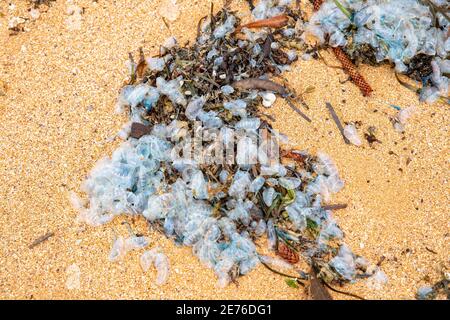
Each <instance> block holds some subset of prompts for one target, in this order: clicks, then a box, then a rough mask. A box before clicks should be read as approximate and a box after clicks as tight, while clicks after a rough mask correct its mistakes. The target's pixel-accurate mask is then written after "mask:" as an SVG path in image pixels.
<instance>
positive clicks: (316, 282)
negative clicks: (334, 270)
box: [308, 269, 333, 300]
mask: <svg viewBox="0 0 450 320" xmlns="http://www.w3.org/2000/svg"><path fill="white" fill-rule="evenodd" d="M309 279H310V280H309V291H308V293H309V297H310V299H311V300H333V297H332V296H331V294H330V293H329V292H328V290H327V288H326V287H325V286H324V284H323V283H322V280H321V279H318V278H317V274H316V272H315V271H314V270H313V269H312V270H311V272H310V273H309Z"/></svg>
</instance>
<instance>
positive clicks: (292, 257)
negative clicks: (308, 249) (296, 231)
mask: <svg viewBox="0 0 450 320" xmlns="http://www.w3.org/2000/svg"><path fill="white" fill-rule="evenodd" d="M277 254H278V255H279V256H280V257H281V258H283V259H284V260H286V261H287V262H289V263H290V264H296V263H297V262H298V261H299V256H298V253H297V252H295V251H294V250H292V249H291V248H289V247H288V246H287V245H286V244H285V243H284V242H282V241H278V248H277Z"/></svg>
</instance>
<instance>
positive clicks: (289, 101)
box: [284, 97, 312, 122]
mask: <svg viewBox="0 0 450 320" xmlns="http://www.w3.org/2000/svg"><path fill="white" fill-rule="evenodd" d="M284 98H285V99H286V102H287V104H288V105H289V107H291V108H292V109H293V110H294V111H295V112H297V113H298V114H299V115H300V116H301V117H302V118H303V119H305V120H306V121H308V122H312V120H311V119H310V118H309V117H308V116H307V115H306V114H304V113H303V112H302V111H300V109H299V108H297V107H296V106H295V105H294V104H293V103H292V101H291V100H290V99H289V98H288V97H284Z"/></svg>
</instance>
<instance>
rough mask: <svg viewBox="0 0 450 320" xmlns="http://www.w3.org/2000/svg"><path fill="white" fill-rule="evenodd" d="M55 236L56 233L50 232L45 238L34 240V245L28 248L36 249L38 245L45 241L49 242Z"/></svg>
mask: <svg viewBox="0 0 450 320" xmlns="http://www.w3.org/2000/svg"><path fill="white" fill-rule="evenodd" d="M54 235H55V233H54V232H48V233H46V234H44V235H43V236H40V237H39V238H37V239H36V240H34V241H33V243H32V244H30V245H29V246H28V248H29V249H33V248H34V247H36V246H37V245H39V244H41V243H42V242H44V241H47V240H48V239H49V238H50V237H53V236H54Z"/></svg>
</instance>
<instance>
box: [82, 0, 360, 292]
mask: <svg viewBox="0 0 450 320" xmlns="http://www.w3.org/2000/svg"><path fill="white" fill-rule="evenodd" d="M289 4H290V1H285V0H279V1H266V0H264V1H260V2H258V4H257V5H256V6H255V8H254V10H253V12H252V15H253V21H259V20H262V19H270V18H272V17H277V16H280V15H285V16H287V17H288V19H287V22H286V25H285V26H283V27H280V28H278V29H276V30H272V29H270V28H257V29H250V28H242V30H240V31H241V32H239V33H236V32H234V31H235V28H236V26H239V25H240V19H239V17H238V15H237V14H236V13H233V12H230V11H229V10H227V9H226V8H224V9H222V10H220V11H219V12H218V13H217V14H215V15H212V14H211V15H209V16H207V17H206V18H204V19H201V21H200V22H199V28H198V30H199V32H198V36H197V39H196V40H195V42H194V43H192V44H190V45H185V46H180V45H179V44H178V43H176V42H173V41H172V44H171V45H168V46H167V47H166V48H165V49H164V50H163V51H161V50H160V51H159V56H158V57H157V59H163V61H164V66H162V65H163V64H162V63H160V61H161V60H158V61H156V60H149V59H145V61H146V64H147V65H148V67H147V68H144V67H142V71H140V72H139V76H138V75H137V73H136V67H137V65H139V63H138V64H136V63H135V62H134V61H133V60H131V59H130V62H129V65H130V66H131V68H130V71H131V72H130V81H129V82H128V84H127V85H125V86H124V87H123V88H122V90H121V91H120V94H119V98H118V108H117V110H118V111H127V112H128V115H129V124H127V125H126V127H125V129H126V130H124V135H125V134H126V133H127V132H129V134H130V136H129V137H128V139H127V140H126V141H124V142H123V143H121V144H120V145H119V147H118V148H117V149H116V150H115V151H114V152H113V153H112V155H111V157H106V158H104V159H102V160H100V161H99V162H98V163H97V165H96V166H95V167H94V168H93V170H92V171H91V172H90V173H89V175H88V177H87V179H86V181H85V182H84V183H83V185H82V190H83V192H84V193H85V194H86V195H87V199H88V201H87V204H84V203H82V201H75V204H76V208H77V210H78V211H79V213H80V214H79V220H80V221H83V222H85V223H87V224H90V225H93V226H99V225H103V224H106V223H108V222H110V221H111V220H112V219H113V218H114V217H116V216H118V215H123V214H126V215H130V216H143V217H144V218H145V219H146V220H147V221H148V223H149V224H150V225H152V226H154V227H155V230H160V231H161V232H162V233H164V234H165V235H166V236H167V237H168V238H170V239H172V240H173V241H174V242H176V243H177V244H180V245H184V246H189V247H191V248H192V252H193V254H194V255H195V256H197V257H198V259H199V260H200V261H201V262H202V264H204V265H205V266H207V267H209V268H211V269H213V270H214V272H215V274H216V276H217V279H218V286H220V287H224V286H226V285H228V284H229V283H230V282H236V281H237V279H238V277H240V276H243V275H246V274H247V273H249V272H250V271H252V270H253V269H255V268H256V267H257V266H258V265H259V264H260V263H262V264H263V265H264V266H265V267H267V268H269V269H270V270H271V271H273V272H276V273H278V274H280V275H283V276H285V277H288V278H291V279H295V281H296V283H297V284H298V285H302V286H303V285H304V283H303V282H302V281H300V280H302V279H303V278H302V275H301V274H296V275H292V273H294V272H296V271H295V268H294V267H293V264H292V263H296V262H298V261H299V260H300V257H301V259H302V260H304V261H305V263H308V264H310V265H311V264H312V261H313V259H314V261H316V262H317V264H318V265H319V267H318V268H317V270H318V275H317V277H318V278H320V279H322V280H323V281H325V282H329V283H336V284H339V285H342V284H344V283H347V282H350V281H355V280H356V279H357V278H358V276H359V275H361V274H363V271H362V270H361V269H360V268H359V266H358V265H357V264H354V265H353V266H352V268H351V270H350V271H348V269H349V268H350V267H349V266H348V265H347V263H349V260H348V259H347V256H351V257H352V259H354V260H356V259H358V256H357V255H356V254H353V253H352V252H351V251H350V249H349V248H348V247H346V246H344V241H343V237H344V234H343V232H342V230H341V229H340V228H339V226H338V225H337V223H336V221H335V220H334V219H333V217H332V212H331V210H338V209H341V208H344V207H346V205H333V204H332V202H331V198H332V195H333V194H334V193H337V192H339V191H340V190H341V189H342V188H343V187H344V181H343V180H342V179H341V178H340V176H339V172H338V168H337V166H336V165H335V163H334V162H333V160H332V159H331V158H330V157H329V156H328V155H326V154H325V153H323V152H318V153H317V154H316V155H313V154H310V153H308V152H305V151H299V150H284V148H282V147H281V145H285V144H287V143H288V142H289V141H288V140H287V138H285V137H284V135H282V134H280V133H278V132H276V131H275V130H274V129H273V128H272V126H271V124H270V123H268V122H267V121H265V120H263V119H261V118H260V114H261V108H262V107H263V106H264V102H266V105H269V102H270V103H273V101H274V97H276V96H277V95H279V96H281V97H282V98H283V99H285V100H286V101H287V103H288V104H289V106H291V108H294V110H295V109H297V112H298V113H299V114H301V115H302V117H303V118H305V119H306V120H308V121H311V119H309V118H308V117H307V116H306V115H305V114H304V113H303V112H302V111H300V110H299V109H298V108H297V107H296V106H295V105H294V103H293V101H294V100H295V99H296V94H295V92H293V91H292V90H291V89H289V88H288V84H287V83H283V84H280V83H281V82H280V83H277V82H275V81H274V80H272V79H280V78H281V76H282V74H283V73H284V72H285V71H286V70H288V69H289V66H290V65H291V64H292V63H293V62H294V60H295V59H293V57H294V56H295V55H297V54H295V55H294V54H293V53H294V52H291V51H292V50H294V51H301V50H303V48H304V47H303V45H295V46H293V45H291V44H290V43H301V41H302V40H301V34H302V30H301V28H298V26H299V25H302V24H303V23H304V21H303V17H302V15H301V14H300V12H299V10H292V9H291V8H290V6H289ZM268 43H270V54H268V53H267V51H266V52H265V49H264V47H266V48H267V47H269V46H268V45H267V44H268ZM140 52H141V53H142V50H140ZM140 61H143V59H142V57H141V58H140ZM151 65H153V66H154V67H151ZM277 81H278V80H277ZM128 128H129V130H128ZM192 151H193V152H192ZM280 154H282V155H283V160H291V161H289V163H286V164H284V162H283V161H280V160H281V159H279V155H280ZM221 155H222V156H221ZM261 237H267V240H268V241H267V244H268V247H269V250H270V251H272V253H273V254H277V253H278V255H280V256H281V257H282V258H278V257H269V256H262V255H260V254H259V253H258V247H257V246H256V244H255V242H256V241H257V239H259V238H261ZM129 241H130V240H129V239H124V238H123V237H119V238H117V239H116V240H115V242H114V245H113V248H112V250H111V254H110V259H111V260H112V261H116V260H117V259H119V258H122V257H123V256H124V255H125V254H126V252H128V251H129V250H132V249H134V248H137V249H139V248H143V247H144V246H145V245H147V244H145V243H144V242H143V241H142V242H141V241H138V244H137V245H135V246H131V247H130V245H129ZM136 241H137V240H136ZM343 247H344V248H346V249H345V250H344V249H342V248H343ZM339 248H341V250H340V251H339ZM338 251H339V255H338ZM344 251H345V254H346V256H343V255H344V254H343V253H342V252H344ZM156 256H157V255H156V252H155V251H151V252H150V253H147V254H145V256H143V258H142V259H141V263H142V264H143V266H142V267H143V269H144V270H146V269H148V268H149V266H150V265H151V263H153V262H154V261H156V258H155V257H156ZM336 257H339V259H340V260H339V259H338V258H336ZM154 259H155V260H154ZM160 259H161V261H165V262H162V263H161V265H160V266H159V267H157V268H160V271H161V278H160V280H158V283H163V282H164V281H165V279H166V276H164V275H165V274H166V273H167V272H168V271H167V270H168V268H166V262H167V261H166V259H163V258H160ZM278 269H281V270H286V272H289V273H291V275H287V274H285V273H283V272H284V271H279V270H278ZM158 277H159V276H158ZM303 280H304V279H303Z"/></svg>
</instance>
